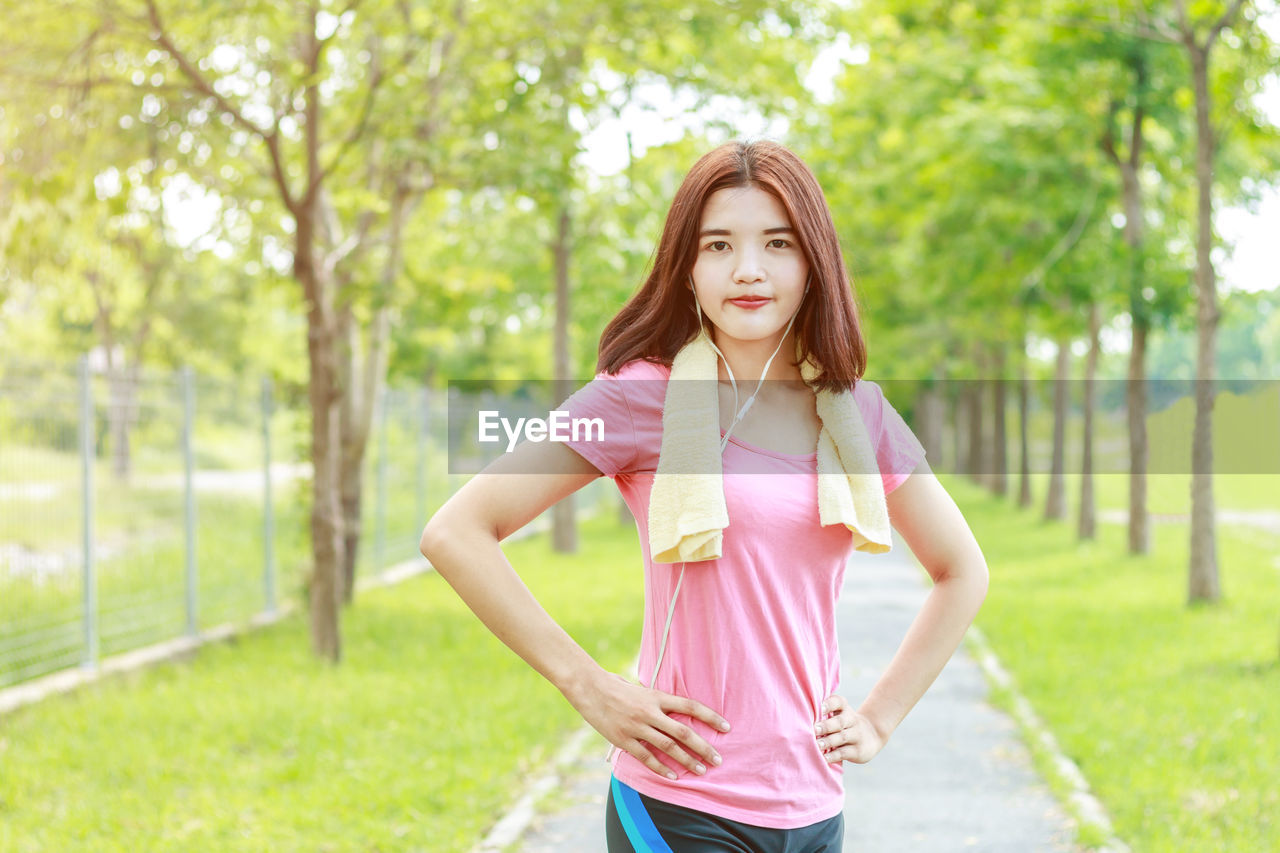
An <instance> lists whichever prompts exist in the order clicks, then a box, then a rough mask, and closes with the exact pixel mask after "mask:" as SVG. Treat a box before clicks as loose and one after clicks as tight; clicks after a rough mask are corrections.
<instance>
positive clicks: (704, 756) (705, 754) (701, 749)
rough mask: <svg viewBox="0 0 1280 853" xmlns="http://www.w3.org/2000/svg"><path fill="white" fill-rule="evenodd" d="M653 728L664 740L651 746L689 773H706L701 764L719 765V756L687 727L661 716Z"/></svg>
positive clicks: (704, 767) (664, 715)
mask: <svg viewBox="0 0 1280 853" xmlns="http://www.w3.org/2000/svg"><path fill="white" fill-rule="evenodd" d="M654 728H656V729H658V730H659V731H660V732H662V734H663V736H664V739H663V740H662V741H661V742H652V741H651V742H652V743H653V745H654V746H656V747H657V748H658V749H660V750H662V751H663V752H665V753H666V754H667V755H670V756H671V757H672V758H674V759H675V760H676V761H678V762H680V763H681V764H683V765H684V766H685V767H686V768H688V770H689V772H691V773H696V774H698V775H699V776H701V775H702V774H703V773H706V772H707V768H706V766H705V765H704V764H703V762H708V763H710V764H719V763H720V754H719V753H717V752H716V750H715V747H713V746H712V745H711V744H709V743H707V741H706V740H705V739H703V738H702V736H700V735H699V734H698V733H697V732H696V731H694V730H693V729H692V728H690V727H689V726H686V725H685V724H683V723H681V722H678V721H676V720H673V719H671V718H670V717H668V716H666V714H663V715H662V718H661V719H660V720H659V721H658V722H657V723H655V724H654ZM686 749H688V750H692V751H693V752H694V753H695V754H696V755H697V756H699V757H700V758H701V761H700V760H698V758H695V757H694V756H693V755H690V754H689V753H688V752H686V751H685V750H686Z"/></svg>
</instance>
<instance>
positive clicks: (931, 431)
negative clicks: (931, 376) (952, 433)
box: [916, 381, 947, 470]
mask: <svg viewBox="0 0 1280 853" xmlns="http://www.w3.org/2000/svg"><path fill="white" fill-rule="evenodd" d="M916 411H917V412H918V414H917V416H916V420H917V423H918V424H919V427H920V429H919V438H920V443H921V444H922V445H923V446H924V452H925V456H926V457H928V459H929V466H930V467H931V468H933V469H934V470H941V466H942V463H943V448H942V434H943V427H944V426H945V423H944V422H945V420H946V413H947V401H946V400H945V399H944V398H943V396H942V383H940V382H937V381H930V382H929V384H928V385H926V386H925V387H924V388H923V389H922V390H921V392H920V398H919V402H918V403H917V404H916Z"/></svg>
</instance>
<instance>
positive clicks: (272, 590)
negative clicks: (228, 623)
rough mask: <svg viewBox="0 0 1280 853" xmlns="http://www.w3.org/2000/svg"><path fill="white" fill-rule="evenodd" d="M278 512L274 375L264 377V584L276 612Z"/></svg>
mask: <svg viewBox="0 0 1280 853" xmlns="http://www.w3.org/2000/svg"><path fill="white" fill-rule="evenodd" d="M275 531H276V515H275V504H273V503H272V500H271V378H270V377H268V376H264V377H262V585H263V592H264V594H265V596H266V612H267V613H268V614H273V613H275V612H276V555H275V538H276V537H275Z"/></svg>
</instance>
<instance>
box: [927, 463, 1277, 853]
mask: <svg viewBox="0 0 1280 853" xmlns="http://www.w3.org/2000/svg"><path fill="white" fill-rule="evenodd" d="M1151 479H1152V494H1153V499H1155V502H1156V503H1159V504H1160V506H1158V507H1156V506H1153V509H1156V510H1157V511H1159V512H1181V513H1185V512H1186V511H1187V507H1188V504H1189V497H1188V496H1189V490H1188V488H1187V482H1188V480H1189V478H1187V477H1173V476H1164V477H1153V478H1151ZM1219 479H1220V482H1219V484H1218V487H1217V489H1216V491H1217V493H1218V499H1219V505H1220V506H1222V507H1224V508H1225V507H1257V506H1267V505H1271V506H1274V503H1273V502H1271V501H1269V500H1268V499H1267V497H1266V495H1267V493H1270V494H1272V495H1274V491H1275V486H1276V476H1274V475H1272V476H1261V475H1245V476H1238V477H1222V478H1219ZM1043 481H1044V478H1042V477H1037V478H1035V483H1036V488H1037V491H1042V489H1043ZM1126 481H1127V480H1126V478H1125V477H1123V476H1110V477H1101V478H1095V484H1096V486H1097V487H1098V490H1099V493H1098V502H1099V507H1100V508H1105V509H1120V508H1123V507H1124V506H1126V505H1127V487H1126ZM947 486H948V489H949V490H952V493H953V495H954V496H955V497H956V499H957V501H958V502H959V503H960V505H961V506H962V507H963V508H964V512H965V517H966V519H967V520H968V521H969V523H970V526H971V527H972V528H973V530H974V534H975V535H976V536H977V538H978V541H979V542H981V543H982V547H983V552H984V554H985V555H986V558H987V562H988V564H989V565H990V566H991V588H990V591H989V593H988V596H987V600H986V602H985V603H984V605H983V608H982V611H981V613H980V614H979V616H978V620H977V624H978V625H979V626H980V627H981V628H982V630H983V632H984V633H985V634H986V635H987V638H988V640H989V641H990V643H991V645H992V647H993V649H994V650H995V652H996V654H997V655H998V656H999V657H1000V659H1001V662H1002V663H1003V664H1004V665H1005V667H1006V668H1007V669H1008V670H1009V671H1010V673H1011V674H1012V675H1013V676H1014V679H1015V681H1016V683H1017V685H1018V687H1019V689H1020V690H1021V691H1022V692H1023V693H1024V694H1025V695H1026V696H1027V698H1028V699H1029V700H1030V702H1031V704H1032V706H1033V707H1034V708H1035V709H1036V712H1037V713H1038V714H1039V715H1040V716H1041V717H1042V718H1043V719H1044V721H1045V722H1046V724H1047V725H1048V726H1049V728H1050V730H1051V731H1052V732H1053V734H1054V736H1055V738H1056V739H1057V740H1058V742H1059V743H1060V745H1061V746H1062V748H1063V749H1064V751H1065V752H1066V753H1067V755H1068V756H1069V757H1070V758H1072V760H1074V761H1075V762H1076V763H1077V764H1078V765H1079V766H1080V769H1081V770H1082V771H1083V773H1084V776H1085V778H1086V779H1087V780H1088V782H1089V785H1090V787H1091V788H1092V789H1093V791H1094V793H1095V794H1096V795H1097V796H1098V797H1099V798H1100V799H1101V800H1102V803H1103V805H1104V807H1105V808H1106V809H1107V811H1108V813H1109V814H1110V816H1111V818H1112V820H1113V822H1114V824H1115V829H1116V831H1117V833H1118V835H1119V836H1120V838H1122V839H1123V840H1124V841H1125V842H1126V843H1128V844H1130V845H1131V846H1132V847H1133V849H1135V850H1237V849H1238V850H1267V849H1271V848H1274V847H1275V846H1276V845H1277V843H1278V842H1280V824H1277V823H1276V821H1275V820H1274V819H1273V817H1272V816H1273V815H1274V814H1276V813H1277V807H1280V798H1278V795H1277V793H1276V787H1275V784H1274V779H1275V769H1274V762H1272V761H1270V756H1272V755H1275V754H1276V752H1277V751H1278V750H1280V716H1277V707H1276V705H1275V702H1274V701H1272V699H1271V697H1272V696H1273V695H1274V693H1275V689H1276V680H1277V678H1278V677H1280V666H1278V665H1277V659H1276V619H1275V614H1276V606H1277V602H1278V601H1280V598H1278V596H1277V587H1276V583H1275V570H1276V566H1275V564H1274V558H1275V554H1276V547H1277V544H1280V539H1278V538H1277V535H1276V534H1275V533H1266V532H1264V531H1261V530H1257V529H1255V528H1251V527H1245V526H1232V525H1227V526H1224V527H1222V528H1220V529H1219V531H1218V543H1219V548H1220V551H1221V559H1222V563H1223V566H1224V573H1223V577H1224V593H1225V597H1224V600H1223V601H1222V602H1221V603H1219V604H1217V605H1212V606H1207V607H1194V608H1188V607H1187V605H1186V603H1185V602H1186V575H1185V571H1183V570H1182V567H1184V566H1185V565H1186V561H1187V555H1186V549H1187V526H1186V525H1185V524H1158V525H1157V526H1156V527H1155V528H1154V531H1153V536H1152V554H1151V555H1150V556H1147V557H1132V556H1128V555H1127V554H1126V553H1125V547H1126V542H1125V540H1126V534H1125V527H1124V526H1123V525H1120V524H1106V523H1104V524H1102V525H1101V526H1100V528H1099V538H1098V539H1097V540H1096V541H1094V542H1078V541H1075V539H1074V536H1073V534H1072V526H1071V525H1068V524H1056V523H1055V524H1049V525H1046V524H1045V523H1044V522H1042V521H1040V520H1039V519H1038V518H1036V517H1034V512H1035V511H1033V510H1026V511H1016V510H1013V509H1011V508H1010V507H1009V506H1008V504H1007V502H1006V501H1004V500H1001V499H996V498H992V497H990V496H987V495H985V494H984V493H982V492H981V491H980V490H978V489H976V488H974V487H972V486H971V485H968V484H966V483H964V482H962V481H960V480H956V479H954V478H948V479H947Z"/></svg>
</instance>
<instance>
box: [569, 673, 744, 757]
mask: <svg viewBox="0 0 1280 853" xmlns="http://www.w3.org/2000/svg"><path fill="white" fill-rule="evenodd" d="M575 692H576V693H577V695H575V696H569V695H568V694H566V698H568V699H569V702H570V704H572V705H573V706H574V707H575V708H577V709H578V713H580V714H581V715H582V718H583V719H584V720H586V721H587V722H588V723H589V724H590V725H591V727H592V728H593V729H595V730H596V731H598V732H599V733H600V734H602V735H604V737H605V739H606V740H608V741H609V742H610V743H611V744H613V745H614V746H616V747H618V748H619V749H621V750H624V751H625V752H627V753H628V754H629V755H631V756H632V757H633V758H635V759H636V760H638V761H640V762H641V763H643V764H644V765H645V766H646V767H648V768H649V769H650V770H652V771H653V772H654V773H657V774H658V775H659V776H665V777H666V778H668V779H675V778H676V774H675V771H673V770H672V769H671V768H669V767H667V766H666V765H665V764H663V763H662V762H661V761H659V760H658V757H657V755H655V754H654V753H655V750H656V751H657V752H663V753H666V754H667V755H669V756H670V757H671V758H672V759H673V760H674V761H675V762H676V763H678V764H681V765H683V766H684V767H686V768H688V770H689V772H690V773H696V774H698V775H699V776H700V775H702V774H704V773H706V772H707V770H706V766H705V765H704V764H703V763H702V762H706V763H708V764H712V765H718V764H720V755H719V753H717V752H716V751H715V749H714V748H713V747H712V746H711V744H709V743H707V741H706V740H704V739H703V738H702V737H701V736H700V735H699V734H698V733H697V732H696V731H694V730H693V729H692V728H691V727H689V726H687V725H685V724H684V723H681V722H679V721H678V720H673V719H672V718H671V717H670V716H668V714H684V715H686V716H689V717H693V718H694V719H698V720H701V721H702V722H704V723H706V724H707V725H709V726H711V727H712V728H714V729H718V730H719V731H722V732H727V731H729V723H728V721H727V720H725V719H724V717H721V716H720V715H719V714H717V713H716V712H715V711H712V710H711V709H710V708H708V707H707V706H706V705H703V704H702V703H701V702H698V701H696V700H693V699H688V698H686V697H683V696H675V695H672V694H670V693H663V692H662V691H661V690H652V689H650V688H648V687H644V686H643V685H639V684H634V683H632V682H630V681H628V680H626V679H625V678H623V677H622V676H620V675H614V674H613V673H610V672H606V671H604V670H600V671H599V673H597V674H595V675H594V676H593V677H592V679H591V680H590V682H589V683H588V684H587V685H586V686H585V687H584V688H582V689H581V690H579V691H575ZM691 753H692V754H691ZM695 756H698V757H701V759H702V761H699V760H698V758H697V757H695Z"/></svg>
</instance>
